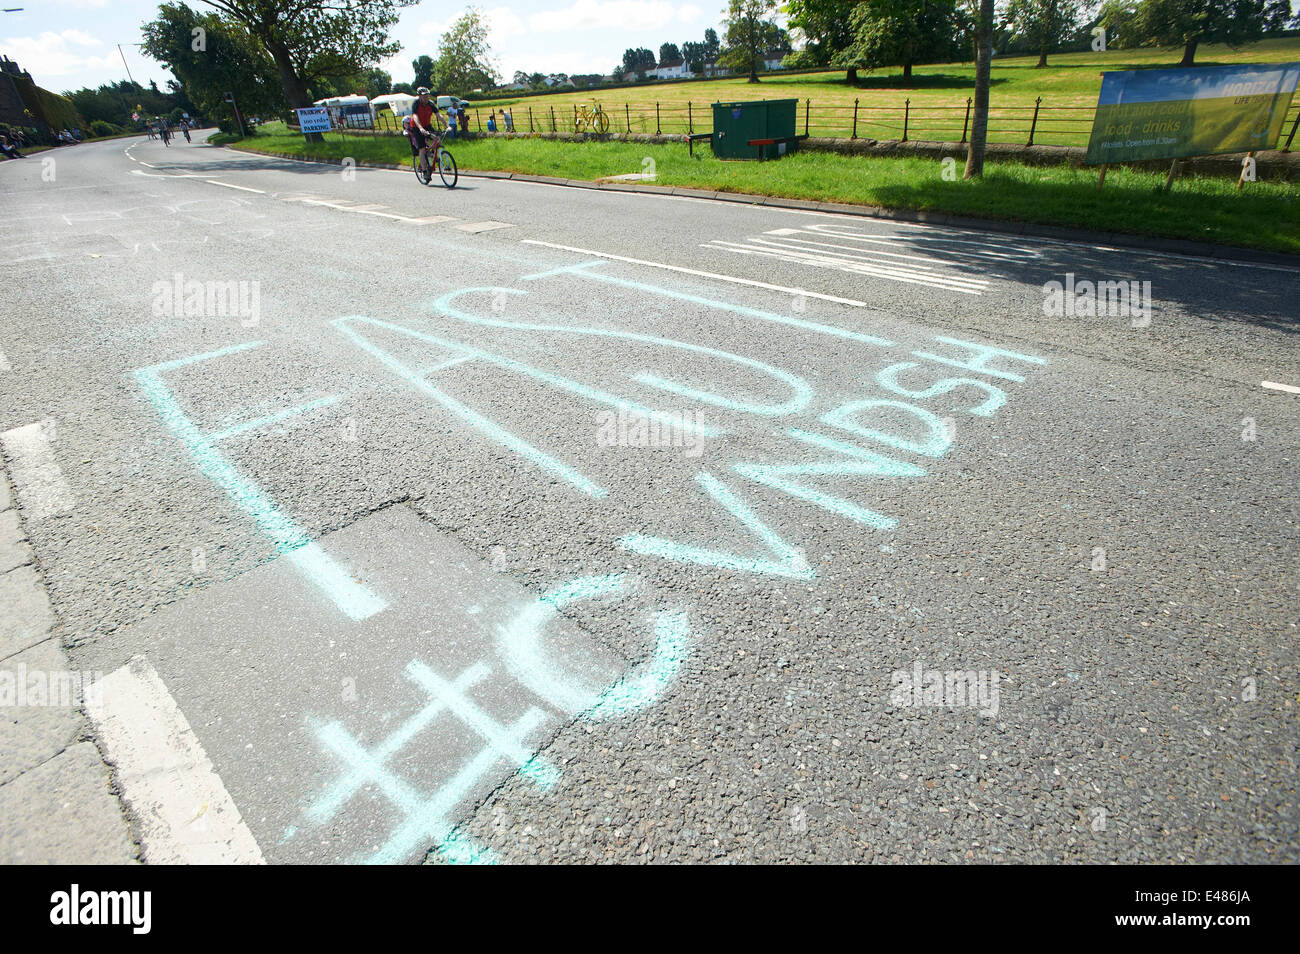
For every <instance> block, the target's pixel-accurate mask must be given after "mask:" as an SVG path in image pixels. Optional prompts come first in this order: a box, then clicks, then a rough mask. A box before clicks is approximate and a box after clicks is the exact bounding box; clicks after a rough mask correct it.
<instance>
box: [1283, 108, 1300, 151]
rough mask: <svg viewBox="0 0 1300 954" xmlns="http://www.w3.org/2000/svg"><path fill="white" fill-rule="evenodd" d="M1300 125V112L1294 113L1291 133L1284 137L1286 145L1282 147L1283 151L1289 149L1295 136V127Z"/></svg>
mask: <svg viewBox="0 0 1300 954" xmlns="http://www.w3.org/2000/svg"><path fill="white" fill-rule="evenodd" d="M1297 126H1300V112H1297V113H1296V114H1295V122H1293V123H1292V124H1291V134H1290V135H1289V136H1287V137H1286V145H1285V146H1283V147H1282V151H1283V152H1290V151H1291V140H1292V139H1294V138H1295V128H1296V127H1297Z"/></svg>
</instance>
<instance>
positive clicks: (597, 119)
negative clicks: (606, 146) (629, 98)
mask: <svg viewBox="0 0 1300 954" xmlns="http://www.w3.org/2000/svg"><path fill="white" fill-rule="evenodd" d="M591 124H592V126H594V127H595V128H596V132H598V133H600V134H601V135H602V136H603V135H605V133H607V132H609V117H608V116H606V115H605V114H604V113H603V112H602V113H597V114H596V115H595V116H594V117H592V120H591Z"/></svg>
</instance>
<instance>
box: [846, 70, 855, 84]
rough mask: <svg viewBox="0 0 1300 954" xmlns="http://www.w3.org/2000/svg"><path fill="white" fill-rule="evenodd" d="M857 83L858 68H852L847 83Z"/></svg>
mask: <svg viewBox="0 0 1300 954" xmlns="http://www.w3.org/2000/svg"><path fill="white" fill-rule="evenodd" d="M857 81H858V68H857V67H856V66H850V67H849V75H848V76H847V77H845V82H846V83H850V84H854V83H857Z"/></svg>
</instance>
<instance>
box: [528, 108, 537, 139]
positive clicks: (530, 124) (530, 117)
mask: <svg viewBox="0 0 1300 954" xmlns="http://www.w3.org/2000/svg"><path fill="white" fill-rule="evenodd" d="M528 131H529V132H530V133H532V132H537V130H536V129H535V128H534V127H533V107H531V106H529V107H528Z"/></svg>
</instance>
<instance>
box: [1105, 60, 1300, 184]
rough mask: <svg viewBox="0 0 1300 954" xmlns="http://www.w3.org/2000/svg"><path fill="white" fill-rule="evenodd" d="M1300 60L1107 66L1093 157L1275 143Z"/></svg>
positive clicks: (1176, 154) (1119, 158)
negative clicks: (1167, 67)
mask: <svg viewBox="0 0 1300 954" xmlns="http://www.w3.org/2000/svg"><path fill="white" fill-rule="evenodd" d="M1297 81H1300V63H1277V64H1267V65H1264V64H1243V65H1241V66H1201V67H1192V68H1190V69H1172V70H1122V71H1118V72H1111V73H1103V74H1102V81H1101V96H1100V97H1099V98H1098V100H1097V114H1096V117H1095V118H1094V119H1093V124H1092V138H1091V139H1090V140H1089V142H1088V157H1087V159H1085V160H1084V161H1085V162H1086V163H1087V164H1088V165H1097V164H1099V163H1103V162H1131V161H1136V160H1141V159H1177V158H1180V157H1182V156H1208V155H1213V154H1215V153H1221V152H1253V151H1258V150H1261V149H1272V148H1274V147H1275V146H1276V144H1277V141H1278V137H1279V136H1280V135H1281V132H1282V124H1283V122H1285V120H1286V113H1287V110H1288V109H1289V108H1290V107H1291V97H1292V96H1293V95H1294V93H1295V89H1296V83H1297Z"/></svg>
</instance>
